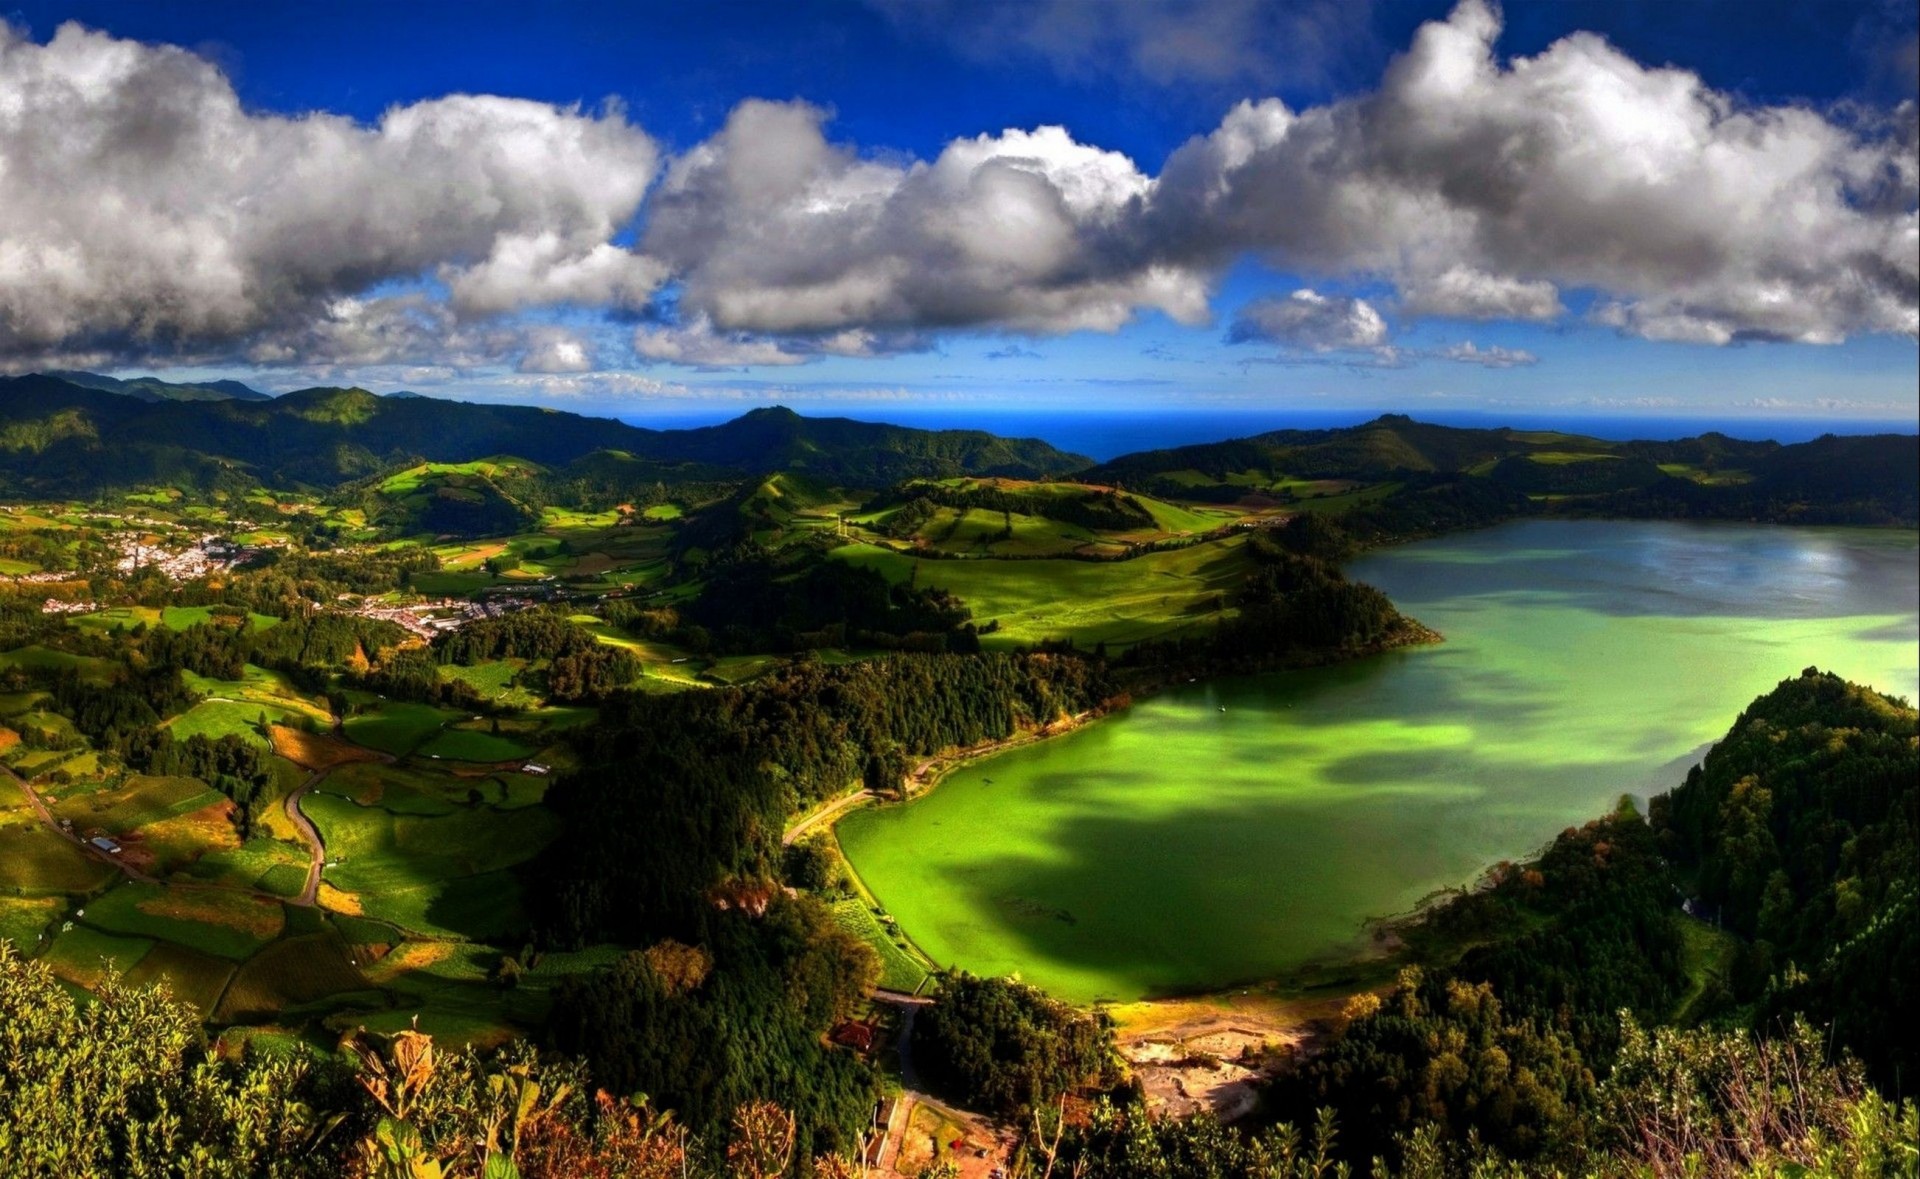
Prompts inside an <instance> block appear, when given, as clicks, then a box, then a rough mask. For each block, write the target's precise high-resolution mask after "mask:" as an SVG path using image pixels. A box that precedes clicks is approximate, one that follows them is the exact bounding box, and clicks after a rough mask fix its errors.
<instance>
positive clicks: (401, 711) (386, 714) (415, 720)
mask: <svg viewBox="0 0 1920 1179" xmlns="http://www.w3.org/2000/svg"><path fill="white" fill-rule="evenodd" d="M461 715H462V714H461V713H457V712H450V711H448V710H446V709H442V708H434V707H433V706H431V705H428V704H410V703H406V702H404V701H398V700H395V701H388V702H385V703H382V704H381V705H380V706H379V707H378V708H377V709H375V710H374V711H372V712H364V713H361V714H359V715H358V716H351V717H348V718H347V721H346V724H345V726H344V727H345V729H346V733H347V736H348V737H349V738H350V739H352V740H353V741H355V742H358V743H359V744H361V745H365V746H366V747H367V748H369V749H378V750H379V751H380V752H382V753H391V754H393V755H394V756H395V757H404V756H405V755H407V754H409V753H412V752H413V751H414V750H415V749H416V748H418V747H419V746H420V744H421V743H422V742H424V741H426V740H427V739H428V738H429V737H431V736H433V734H435V733H437V732H439V731H440V727H441V726H442V725H444V724H446V723H447V722H448V721H451V720H454V719H457V718H458V717H460V716H461Z"/></svg>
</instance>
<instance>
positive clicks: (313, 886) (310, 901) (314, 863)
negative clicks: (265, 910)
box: [285, 767, 332, 909]
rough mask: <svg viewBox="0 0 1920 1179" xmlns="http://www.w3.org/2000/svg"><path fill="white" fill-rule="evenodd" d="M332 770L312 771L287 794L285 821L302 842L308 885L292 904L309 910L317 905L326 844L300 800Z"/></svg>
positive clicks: (325, 860)
mask: <svg viewBox="0 0 1920 1179" xmlns="http://www.w3.org/2000/svg"><path fill="white" fill-rule="evenodd" d="M331 769H332V767H328V769H325V770H315V771H314V772H313V773H311V774H309V775H307V780H306V781H304V782H302V783H300V785H299V787H298V788H296V789H295V790H294V792H293V793H292V794H289V795H287V801H286V803H285V806H286V811H287V821H288V822H290V823H292V824H293V828H294V830H296V831H298V832H299V833H300V838H301V840H303V841H304V842H305V843H306V845H307V883H306V886H305V887H304V888H302V889H301V890H300V895H299V897H298V898H296V899H295V900H294V902H293V903H294V904H296V905H301V906H304V907H305V908H308V909H311V908H313V907H314V906H315V905H317V904H319V903H320V869H321V868H322V867H324V866H325V865H326V862H327V841H326V840H324V839H322V838H320V829H319V828H318V827H315V826H314V825H313V821H312V820H311V819H309V818H307V816H306V815H305V813H303V812H302V811H301V810H300V800H301V799H302V798H304V797H306V793H307V791H309V790H311V789H313V787H314V786H315V785H316V784H318V783H319V781H320V779H322V778H324V777H326V776H327V774H328V773H330V772H331Z"/></svg>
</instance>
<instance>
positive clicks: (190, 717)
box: [166, 700, 293, 749]
mask: <svg viewBox="0 0 1920 1179" xmlns="http://www.w3.org/2000/svg"><path fill="white" fill-rule="evenodd" d="M292 715H293V714H292V713H290V712H288V711H287V710H286V709H283V708H279V707H276V706H273V705H267V704H257V703H253V702H250V701H239V700H202V701H201V702H200V703H198V704H196V705H194V706H193V707H192V708H189V709H187V711H185V712H183V713H181V714H180V715H179V716H176V717H174V718H173V719H172V720H170V721H168V722H167V724H166V728H167V731H168V732H170V733H172V734H173V737H174V740H176V741H185V740H187V739H189V738H191V737H205V738H207V739H208V740H212V741H217V740H219V739H220V738H222V737H238V738H240V739H241V740H243V741H245V742H247V743H248V744H249V745H258V746H259V747H261V748H262V749H265V748H266V747H267V738H266V737H265V736H264V735H263V734H262V733H261V732H260V726H261V724H263V723H264V724H270V725H277V724H281V723H284V722H285V721H286V720H287V719H288V718H289V717H290V716H292Z"/></svg>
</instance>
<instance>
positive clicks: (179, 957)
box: [89, 914, 235, 1019]
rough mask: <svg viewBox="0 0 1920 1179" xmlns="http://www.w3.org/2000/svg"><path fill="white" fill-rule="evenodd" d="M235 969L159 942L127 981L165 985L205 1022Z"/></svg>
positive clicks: (184, 949) (128, 974)
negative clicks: (193, 1008)
mask: <svg viewBox="0 0 1920 1179" xmlns="http://www.w3.org/2000/svg"><path fill="white" fill-rule="evenodd" d="M89 916H91V914H89ZM234 970H235V967H234V964H233V963H232V962H229V961H227V960H226V959H224V958H216V957H214V956H213V955H211V954H203V953H201V952H200V951H198V950H193V949H189V948H187V947H186V946H182V945H176V944H174V943H172V942H156V943H154V947H153V949H151V950H149V951H147V954H146V956H145V957H143V958H141V959H140V962H139V964H138V965H136V966H135V967H134V968H133V969H131V970H129V971H127V981H128V982H130V983H132V984H134V985H135V986H147V985H150V984H152V983H156V982H164V983H166V985H167V987H168V989H170V990H171V991H172V992H173V994H174V997H175V998H177V999H181V1000H183V1001H185V1002H187V1003H190V1004H192V1005H193V1006H194V1007H195V1008H196V1009H198V1010H199V1012H200V1017H201V1018H202V1019H205V1018H206V1017H207V1016H209V1015H211V1014H213V1010H214V1007H215V1005H216V1004H218V1003H219V1001H220V992H222V991H224V990H225V989H226V987H227V980H229V979H231V978H232V977H233V975H234Z"/></svg>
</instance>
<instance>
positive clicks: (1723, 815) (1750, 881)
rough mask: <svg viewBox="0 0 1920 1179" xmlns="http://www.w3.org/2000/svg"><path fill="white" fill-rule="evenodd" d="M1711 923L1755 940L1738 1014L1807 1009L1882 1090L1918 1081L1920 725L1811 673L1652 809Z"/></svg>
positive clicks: (1737, 988) (1853, 688)
mask: <svg viewBox="0 0 1920 1179" xmlns="http://www.w3.org/2000/svg"><path fill="white" fill-rule="evenodd" d="M1652 817H1653V823H1654V828H1655V830H1656V831H1657V832H1658V833H1659V838H1660V841H1661V847H1662V849H1663V850H1664V851H1666V853H1667V854H1668V855H1669V856H1670V857H1671V858H1672V859H1673V861H1674V863H1675V864H1676V865H1677V866H1678V867H1679V869H1680V871H1681V872H1682V873H1683V875H1684V877H1685V878H1686V879H1687V880H1688V881H1689V884H1690V889H1691V891H1692V893H1693V895H1694V897H1695V898H1696V904H1697V906H1698V907H1699V908H1700V911H1701V913H1702V915H1703V916H1704V917H1706V918H1708V919H1711V920H1713V921H1714V922H1715V923H1717V924H1719V925H1720V926H1722V927H1723V928H1725V929H1727V930H1729V931H1731V932H1733V933H1735V934H1738V935H1739V936H1740V938H1741V939H1742V942H1743V947H1742V952H1741V954H1740V957H1739V958H1738V959H1737V961H1736V964H1735V969H1734V971H1733V975H1732V978H1731V979H1730V987H1731V994H1730V995H1728V996H1726V997H1727V999H1728V1000H1730V1002H1731V1003H1733V1004H1734V1005H1736V1006H1737V1007H1738V1008H1739V1009H1741V1010H1742V1011H1744V1012H1745V1013H1746V1015H1745V1017H1746V1018H1747V1019H1748V1020H1749V1021H1752V1022H1756V1023H1759V1024H1762V1025H1765V1024H1769V1023H1772V1022H1775V1021H1777V1020H1778V1019H1779V1018H1780V1017H1782V1016H1784V1015H1787V1014H1792V1013H1801V1014H1805V1015H1806V1016H1807V1017H1808V1018H1810V1019H1812V1020H1814V1021H1815V1022H1817V1023H1819V1024H1820V1025H1821V1026H1826V1027H1831V1029H1832V1036H1833V1040H1834V1043H1835V1044H1836V1045H1838V1046H1840V1047H1843V1048H1845V1049H1847V1050H1848V1051H1850V1052H1852V1053H1853V1054H1854V1055H1856V1056H1858V1057H1859V1058H1860V1059H1861V1060H1862V1061H1864V1062H1865V1063H1866V1065H1867V1068H1868V1071H1869V1073H1870V1075H1871V1076H1872V1077H1873V1079H1874V1080H1875V1081H1876V1082H1877V1083H1879V1084H1881V1085H1883V1086H1887V1087H1889V1088H1895V1087H1899V1088H1902V1089H1903V1090H1904V1091H1909V1092H1910V1091H1912V1088H1913V1085H1914V1082H1915V1080H1916V1079H1917V1078H1920V1017H1916V1014H1915V999H1916V995H1915V993H1914V988H1915V982H1916V980H1920V752H1916V746H1915V714H1914V711H1913V709H1912V708H1911V707H1908V706H1906V705H1905V704H1904V702H1898V701H1894V700H1890V699H1889V698H1887V697H1885V696H1882V695H1880V694H1879V693H1877V692H1874V691H1873V690H1872V689H1870V688H1863V687H1860V686H1859V685H1857V684H1849V683H1847V682H1846V681H1844V680H1842V679H1840V678H1839V677H1837V676H1834V675H1830V674H1822V673H1820V672H1818V671H1817V670H1815V669H1813V668H1808V669H1807V671H1806V672H1804V673H1802V674H1801V676H1800V677H1799V678H1797V679H1793V680H1788V681H1786V682H1785V683H1783V684H1781V685H1780V687H1778V688H1776V689H1775V690H1774V691H1773V692H1771V693H1769V694H1768V695H1766V696H1763V697H1761V698H1760V699H1759V700H1756V701H1755V702H1754V703H1753V705H1752V706H1751V707H1750V708H1748V709H1747V711H1746V712H1744V713H1742V714H1741V717H1740V719H1739V721H1738V722H1736V723H1735V725H1734V726H1733V728H1732V730H1731V731H1729V732H1728V733H1727V736H1726V737H1725V739H1723V740H1722V741H1721V742H1720V743H1719V744H1718V745H1716V746H1714V748H1713V751H1712V752H1711V753H1709V754H1708V755H1707V758H1706V760H1705V761H1704V762H1702V763H1701V765H1699V766H1698V767H1696V768H1695V769H1694V770H1693V772H1691V773H1690V774H1688V775H1687V780H1686V782H1685V784H1683V785H1682V786H1680V787H1679V788H1678V789H1677V790H1675V791H1673V792H1672V793H1671V794H1668V795H1664V796H1662V797H1660V798H1657V799H1655V800H1654V802H1653V806H1652Z"/></svg>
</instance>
